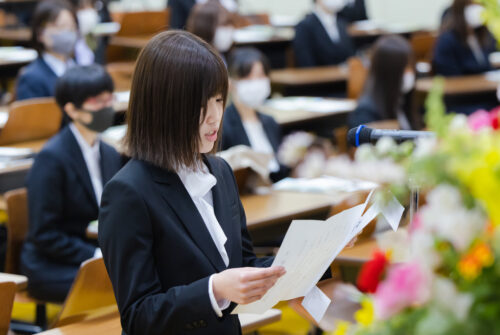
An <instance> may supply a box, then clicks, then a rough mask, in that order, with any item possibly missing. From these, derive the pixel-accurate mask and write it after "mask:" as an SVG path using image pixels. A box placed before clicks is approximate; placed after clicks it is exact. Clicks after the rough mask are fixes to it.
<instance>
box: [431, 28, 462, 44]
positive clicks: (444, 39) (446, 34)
mask: <svg viewBox="0 0 500 335" xmlns="http://www.w3.org/2000/svg"><path fill="white" fill-rule="evenodd" d="M458 41H459V39H458V35H457V34H456V33H455V32H454V31H453V30H445V31H443V32H442V33H441V34H439V36H438V38H437V42H436V43H440V44H454V43H457V42H458Z"/></svg>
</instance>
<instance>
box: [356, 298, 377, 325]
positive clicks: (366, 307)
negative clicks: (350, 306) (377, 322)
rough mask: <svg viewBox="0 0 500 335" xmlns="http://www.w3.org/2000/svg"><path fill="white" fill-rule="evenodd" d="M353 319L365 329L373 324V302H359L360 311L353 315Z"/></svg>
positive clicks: (366, 300)
mask: <svg viewBox="0 0 500 335" xmlns="http://www.w3.org/2000/svg"><path fill="white" fill-rule="evenodd" d="M354 319H355V320H356V321H357V322H358V323H359V324H361V325H363V326H365V327H367V326H369V325H371V324H372V323H373V320H374V319H375V312H374V308H373V302H372V301H371V300H370V299H366V298H365V299H363V300H362V301H361V309H360V310H358V311H357V312H356V313H354Z"/></svg>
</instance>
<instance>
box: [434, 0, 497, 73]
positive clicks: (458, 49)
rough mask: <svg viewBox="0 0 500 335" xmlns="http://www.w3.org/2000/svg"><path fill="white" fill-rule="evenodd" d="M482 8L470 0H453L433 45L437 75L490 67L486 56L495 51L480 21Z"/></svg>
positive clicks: (486, 30) (477, 71) (491, 38)
mask: <svg viewBox="0 0 500 335" xmlns="http://www.w3.org/2000/svg"><path fill="white" fill-rule="evenodd" d="M482 11H483V7H481V6H480V5H478V4H474V3H473V2H472V1H471V0H455V1H454V2H453V5H452V6H451V9H450V10H449V12H448V13H447V14H446V15H445V18H444V22H443V25H442V28H441V33H440V35H439V37H438V39H437V41H436V45H435V48H434V58H433V60H432V65H433V70H434V72H435V73H436V74H438V75H444V76H459V75H467V74H476V73H482V72H485V71H489V70H491V69H492V67H491V64H490V61H489V58H488V56H489V54H490V53H492V52H493V51H495V47H496V42H495V40H494V38H493V36H492V35H491V34H490V32H489V31H488V29H487V28H486V27H485V26H484V24H483V23H482V17H481V15H482Z"/></svg>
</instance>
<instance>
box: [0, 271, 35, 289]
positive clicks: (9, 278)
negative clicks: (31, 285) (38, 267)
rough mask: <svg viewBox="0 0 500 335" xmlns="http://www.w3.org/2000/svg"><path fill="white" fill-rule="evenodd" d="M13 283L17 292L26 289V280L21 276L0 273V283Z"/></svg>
mask: <svg viewBox="0 0 500 335" xmlns="http://www.w3.org/2000/svg"><path fill="white" fill-rule="evenodd" d="M4 282H13V283H15V284H16V286H17V290H18V291H23V290H25V289H26V288H27V287H28V278H27V277H25V276H21V275H13V274H10V273H3V272H0V283H4Z"/></svg>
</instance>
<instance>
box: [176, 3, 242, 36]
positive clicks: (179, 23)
mask: <svg viewBox="0 0 500 335" xmlns="http://www.w3.org/2000/svg"><path fill="white" fill-rule="evenodd" d="M210 1H216V2H219V3H220V4H221V5H222V6H224V7H225V8H226V9H227V10H228V11H230V12H233V13H234V12H237V11H238V2H237V0H169V1H168V8H169V9H170V28H171V29H185V28H186V24H187V20H188V17H189V14H190V13H191V9H192V8H193V7H194V5H196V4H197V3H200V4H203V3H206V2H210Z"/></svg>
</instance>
